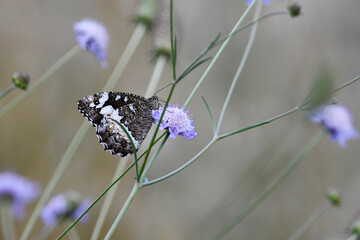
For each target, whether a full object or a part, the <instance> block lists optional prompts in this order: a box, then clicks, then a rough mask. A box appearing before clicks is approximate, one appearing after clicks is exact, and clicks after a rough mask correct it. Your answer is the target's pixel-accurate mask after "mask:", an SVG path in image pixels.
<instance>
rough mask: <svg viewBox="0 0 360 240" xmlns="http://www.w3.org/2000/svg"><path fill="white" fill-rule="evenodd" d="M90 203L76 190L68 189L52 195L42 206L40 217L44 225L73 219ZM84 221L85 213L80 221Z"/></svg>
mask: <svg viewBox="0 0 360 240" xmlns="http://www.w3.org/2000/svg"><path fill="white" fill-rule="evenodd" d="M89 205H90V201H89V200H88V199H85V200H83V201H81V197H80V195H79V194H78V193H77V192H74V191H69V192H66V193H63V194H59V195H56V196H55V197H53V198H52V199H51V200H50V201H49V202H48V204H47V205H46V206H45V207H44V209H43V211H42V213H41V218H42V220H43V222H44V224H45V225H48V226H50V225H56V224H58V223H60V222H62V221H65V220H75V219H76V218H78V217H79V216H80V215H81V214H82V213H83V212H84V211H85V210H86V209H87V208H88V207H89ZM85 221H86V215H85V216H84V217H83V218H82V219H81V220H80V222H85Z"/></svg>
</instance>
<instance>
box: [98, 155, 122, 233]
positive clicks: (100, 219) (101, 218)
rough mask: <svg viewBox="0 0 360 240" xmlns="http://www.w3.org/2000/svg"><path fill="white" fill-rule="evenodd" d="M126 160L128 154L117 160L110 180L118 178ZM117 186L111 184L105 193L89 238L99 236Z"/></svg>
mask: <svg viewBox="0 0 360 240" xmlns="http://www.w3.org/2000/svg"><path fill="white" fill-rule="evenodd" d="M128 161H129V156H127V157H124V158H122V159H121V160H120V161H119V164H118V166H117V168H116V171H115V173H114V177H113V180H112V182H114V181H115V180H116V179H117V178H118V176H119V175H120V174H121V173H122V172H123V171H124V169H125V166H126V165H127V163H128ZM118 186H119V185H115V186H113V187H112V188H111V190H110V191H109V192H108V194H107V195H106V197H105V200H104V203H103V205H102V206H101V210H100V213H99V216H98V218H97V220H96V224H95V228H94V231H93V233H92V235H91V240H96V239H98V238H99V235H100V231H101V229H102V227H103V225H104V221H105V217H106V215H107V214H108V212H109V209H110V206H111V203H112V200H113V199H114V196H115V193H116V190H117V188H118Z"/></svg>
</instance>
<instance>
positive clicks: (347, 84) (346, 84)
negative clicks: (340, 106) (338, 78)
mask: <svg viewBox="0 0 360 240" xmlns="http://www.w3.org/2000/svg"><path fill="white" fill-rule="evenodd" d="M358 80H360V75H359V76H357V77H356V78H354V79H352V80H350V81H348V82H346V83H344V84H342V85H340V86H339V87H337V88H335V89H333V90H331V91H330V92H329V94H331V93H334V92H336V91H338V90H340V89H343V88H344V87H347V86H349V85H350V84H353V83H354V82H356V81H358Z"/></svg>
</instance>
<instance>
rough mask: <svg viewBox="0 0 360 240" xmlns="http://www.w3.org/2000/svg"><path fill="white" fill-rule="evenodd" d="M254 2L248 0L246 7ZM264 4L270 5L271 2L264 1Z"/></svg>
mask: <svg viewBox="0 0 360 240" xmlns="http://www.w3.org/2000/svg"><path fill="white" fill-rule="evenodd" d="M252 1H253V0H246V5H250V4H251V3H252ZM263 3H264V4H265V5H269V4H270V0H263Z"/></svg>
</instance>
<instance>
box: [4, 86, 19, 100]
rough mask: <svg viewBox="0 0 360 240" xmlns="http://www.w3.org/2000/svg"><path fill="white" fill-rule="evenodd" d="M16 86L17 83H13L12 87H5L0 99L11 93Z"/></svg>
mask: <svg viewBox="0 0 360 240" xmlns="http://www.w3.org/2000/svg"><path fill="white" fill-rule="evenodd" d="M15 88H16V86H15V84H13V85H11V86H10V87H8V88H7V89H5V90H4V91H3V92H2V93H0V99H2V98H3V97H5V96H6V95H7V94H8V93H10V92H11V91H12V90H14V89H15Z"/></svg>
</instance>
